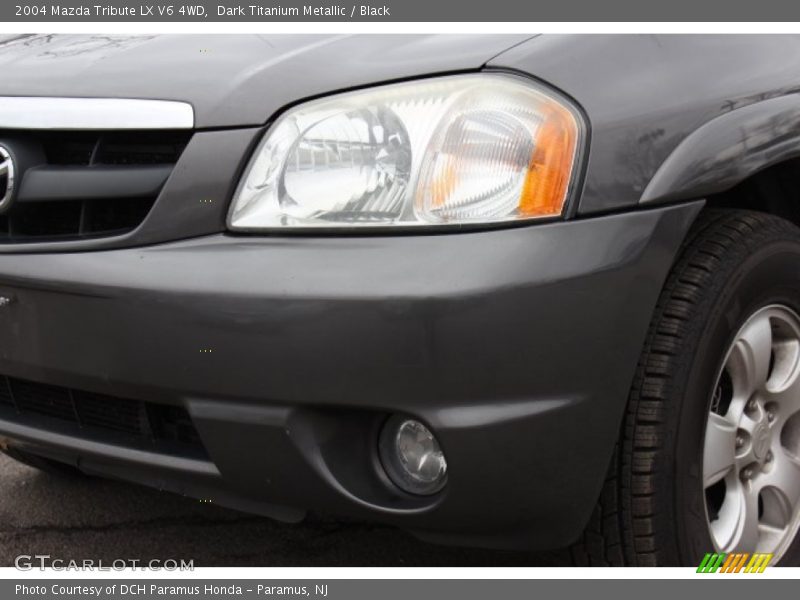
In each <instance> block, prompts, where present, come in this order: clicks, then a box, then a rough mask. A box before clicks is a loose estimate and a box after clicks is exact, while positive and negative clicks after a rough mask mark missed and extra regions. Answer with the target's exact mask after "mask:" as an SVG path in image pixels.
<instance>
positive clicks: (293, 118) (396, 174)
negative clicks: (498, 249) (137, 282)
mask: <svg viewBox="0 0 800 600" xmlns="http://www.w3.org/2000/svg"><path fill="white" fill-rule="evenodd" d="M581 134H582V132H581V126H580V122H579V120H578V118H577V116H576V114H575V112H574V110H573V109H572V108H570V107H569V106H568V105H567V104H566V103H565V102H563V101H561V100H557V99H556V98H555V97H554V96H553V95H551V94H549V93H546V92H544V91H543V90H541V89H540V88H539V87H538V86H534V85H533V84H532V83H530V82H527V81H525V80H522V79H521V78H517V77H512V76H508V75H499V74H482V75H465V76H451V77H443V78H438V79H430V80H423V81H418V82H411V83H402V84H394V85H387V86H382V87H378V88H374V89H370V90H364V91H358V92H350V93H346V94H341V95H338V96H332V97H329V98H325V99H322V100H316V101H312V102H308V103H306V104H302V105H300V106H297V107H295V108H292V109H289V110H288V111H287V112H286V113H284V114H283V115H282V116H281V117H280V118H279V119H278V120H277V122H276V123H275V124H274V125H273V127H271V128H270V130H269V132H267V134H266V136H265V138H264V140H263V141H262V142H261V144H260V145H259V147H258V148H257V150H256V152H255V155H254V157H253V159H252V160H251V163H250V165H249V167H248V169H247V172H246V173H245V175H244V178H243V180H242V182H241V184H240V186H239V189H238V190H237V193H236V197H235V198H234V202H233V205H232V207H231V212H230V215H229V226H230V227H231V228H232V229H239V230H261V229H271V228H284V227H300V228H315V227H353V228H356V227H364V226H373V227H374V226H408V225H412V226H413V225H448V224H456V225H460V224H469V223H491V222H498V221H500V222H502V221H514V220H518V219H530V218H538V217H549V216H558V215H560V214H561V213H562V211H563V207H564V203H565V201H566V199H567V195H568V192H569V186H570V183H571V181H572V179H573V177H574V175H573V171H574V166H575V163H576V154H577V152H578V148H579V144H580V138H581Z"/></svg>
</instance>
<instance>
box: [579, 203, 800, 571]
mask: <svg viewBox="0 0 800 600" xmlns="http://www.w3.org/2000/svg"><path fill="white" fill-rule="evenodd" d="M798 528H800V229H798V228H797V227H795V226H794V225H793V224H791V223H789V222H788V221H785V220H783V219H780V218H777V217H774V216H771V215H767V214H762V213H755V212H748V211H738V210H729V211H722V210H715V211H706V212H704V213H703V214H702V215H701V216H700V218H699V219H698V221H697V223H695V225H694V227H693V228H692V230H691V232H690V234H689V235H688V236H687V240H686V242H685V243H684V245H683V248H682V250H681V252H680V254H679V258H678V259H677V261H676V263H675V265H674V266H673V268H672V271H671V272H670V275H669V276H668V279H667V282H666V284H665V286H664V289H663V291H662V293H661V296H660V298H659V301H658V303H657V306H656V310H655V312H654V315H653V319H652V322H651V325H650V329H649V332H648V335H647V339H646V342H645V346H644V349H643V351H642V355H641V358H640V361H639V365H638V367H637V372H636V376H635V378H634V382H633V385H632V389H631V392H630V395H629V398H628V406H627V410H626V414H625V417H624V422H623V425H622V429H621V434H620V440H619V443H618V445H617V449H616V451H615V455H614V458H613V460H612V464H611V466H610V468H609V475H608V478H607V480H606V483H605V486H604V489H603V493H602V495H601V499H600V502H599V503H598V506H597V508H596V510H595V514H594V515H593V517H592V519H591V521H590V523H589V525H588V526H587V528H586V531H585V532H584V535H583V537H582V539H581V540H579V541H578V542H577V543H576V544H575V545H574V547H573V548H572V553H573V558H574V560H575V562H576V563H577V564H584V565H587V564H588V565H594V564H596V565H621V564H626V565H642V566H662V565H664V566H674V565H682V566H698V565H699V564H700V562H701V560H702V559H703V557H704V555H705V554H706V553H708V552H725V553H730V552H747V553H754V552H759V553H761V552H763V553H771V554H773V555H774V557H773V559H772V561H771V563H770V564H777V563H779V564H782V565H800V541H799V540H798V539H797V538H798V535H797V533H798Z"/></svg>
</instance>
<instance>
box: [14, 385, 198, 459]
mask: <svg viewBox="0 0 800 600" xmlns="http://www.w3.org/2000/svg"><path fill="white" fill-rule="evenodd" d="M2 406H6V407H7V408H6V411H7V412H10V411H11V410H13V413H14V414H16V415H19V416H22V417H46V418H47V419H48V422H50V423H53V424H56V426H57V428H58V430H59V431H64V432H65V433H72V434H75V435H79V436H80V437H86V438H89V439H98V440H103V441H108V442H113V443H120V444H122V445H126V446H132V447H139V448H146V449H151V450H155V451H160V452H165V453H169V454H177V455H183V456H192V457H196V458H207V455H206V452H205V448H204V447H203V443H202V442H201V440H200V436H199V435H198V434H197V430H196V429H195V427H194V423H192V419H191V417H190V416H189V413H188V412H187V411H186V409H185V408H183V407H181V406H171V405H163V404H157V403H153V402H143V401H141V400H133V399H130V398H120V397H117V396H109V395H107V394H97V393H94V392H87V391H82V390H76V389H72V388H66V387H60V386H54V385H48V384H44V383H35V382H33V381H27V380H24V379H17V378H15V377H4V376H0V407H2ZM0 410H2V408H0ZM0 414H2V413H0ZM12 418H13V417H12ZM37 425H39V423H37Z"/></svg>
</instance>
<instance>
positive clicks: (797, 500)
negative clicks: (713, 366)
mask: <svg viewBox="0 0 800 600" xmlns="http://www.w3.org/2000/svg"><path fill="white" fill-rule="evenodd" d="M703 489H704V493H705V505H706V519H707V522H708V528H709V533H710V535H711V539H712V541H713V543H714V547H715V550H716V551H717V552H733V551H737V552H751V553H752V552H762V553H770V554H773V555H774V556H775V560H779V559H780V557H781V556H782V555H783V554H784V553H785V552H786V550H787V548H788V547H789V545H790V544H791V542H792V540H793V539H794V537H795V535H796V533H797V530H798V527H800V317H798V316H797V314H796V313H795V312H794V311H793V310H791V309H789V308H788V307H786V306H783V305H770V306H767V307H764V308H762V309H760V310H758V311H756V312H755V313H753V314H752V315H751V316H750V318H749V319H747V321H746V322H745V324H744V325H743V326H742V328H741V329H740V330H739V332H738V333H737V334H736V337H735V338H734V340H733V342H732V344H731V345H730V347H729V349H728V351H727V353H726V355H725V360H724V362H723V367H722V369H721V370H720V373H719V374H718V376H717V382H716V384H715V386H714V392H713V396H712V400H711V406H710V409H709V413H708V419H707V422H706V431H705V439H704V444H703Z"/></svg>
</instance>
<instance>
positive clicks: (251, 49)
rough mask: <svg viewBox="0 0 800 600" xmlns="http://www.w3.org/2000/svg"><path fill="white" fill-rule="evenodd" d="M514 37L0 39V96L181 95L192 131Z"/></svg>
mask: <svg viewBox="0 0 800 600" xmlns="http://www.w3.org/2000/svg"><path fill="white" fill-rule="evenodd" d="M528 37H530V36H521V35H476V36H468V35H380V36H378V35H359V36H311V35H164V36H161V35H157V36H110V35H79V36H73V35H27V36H2V37H0V72H2V73H3V76H2V79H1V80H0V96H66V97H108V98H150V99H159V100H181V101H184V102H189V103H191V104H192V105H193V106H194V109H195V124H196V126H197V127H198V128H207V127H235V126H248V125H261V124H263V123H265V122H266V120H267V119H268V118H269V117H270V116H271V115H272V114H273V113H275V112H276V111H277V110H279V109H280V108H281V107H283V106H285V105H287V104H290V103H293V102H296V101H298V100H302V99H304V98H308V97H310V96H316V95H320V94H326V93H330V92H335V91H338V90H342V89H346V88H350V87H357V86H363V85H370V84H374V83H379V82H382V81H388V80H393V79H401V78H407V77H414V76H420V75H427V74H433V73H442V72H450V71H460V70H471V69H478V68H480V67H482V66H483V65H484V64H485V63H487V62H488V61H489V60H491V59H492V58H493V57H495V56H497V55H498V54H500V53H502V52H503V51H504V50H507V49H508V48H510V47H512V46H514V45H516V44H518V43H520V42H521V41H523V40H525V39H526V38H528Z"/></svg>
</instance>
